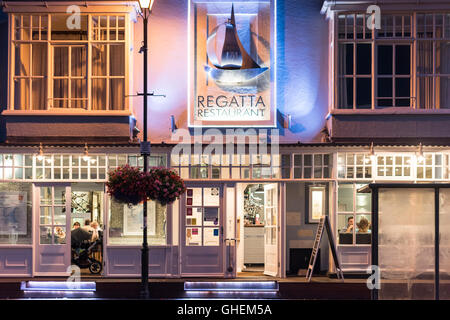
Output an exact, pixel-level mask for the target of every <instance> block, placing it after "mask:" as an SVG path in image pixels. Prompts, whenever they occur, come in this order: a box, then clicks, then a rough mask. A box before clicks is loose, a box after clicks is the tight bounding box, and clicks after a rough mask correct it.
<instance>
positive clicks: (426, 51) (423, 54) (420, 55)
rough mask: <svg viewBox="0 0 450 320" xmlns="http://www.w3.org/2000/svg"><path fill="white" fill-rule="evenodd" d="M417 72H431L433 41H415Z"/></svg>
mask: <svg viewBox="0 0 450 320" xmlns="http://www.w3.org/2000/svg"><path fill="white" fill-rule="evenodd" d="M417 73H418V74H432V73H433V43H432V42H431V41H418V42H417Z"/></svg>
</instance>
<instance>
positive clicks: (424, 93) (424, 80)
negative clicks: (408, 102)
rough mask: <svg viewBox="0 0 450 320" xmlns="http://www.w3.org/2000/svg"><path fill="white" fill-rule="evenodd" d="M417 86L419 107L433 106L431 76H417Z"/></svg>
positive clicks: (427, 107)
mask: <svg viewBox="0 0 450 320" xmlns="http://www.w3.org/2000/svg"><path fill="white" fill-rule="evenodd" d="M417 87H418V103H419V107H420V109H430V108H433V107H434V106H433V78H432V77H419V78H418V85H417ZM446 94H447V95H448V92H446Z"/></svg>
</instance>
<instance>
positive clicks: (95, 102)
mask: <svg viewBox="0 0 450 320" xmlns="http://www.w3.org/2000/svg"><path fill="white" fill-rule="evenodd" d="M2 5H3V13H4V14H3V16H2V20H1V22H0V29H1V32H2V35H5V36H4V37H2V38H1V39H2V40H1V41H2V44H1V47H2V48H3V49H2V50H3V51H2V52H1V53H0V58H1V59H2V60H1V61H2V62H1V66H0V70H1V73H2V74H3V75H4V76H3V77H2V79H1V80H0V81H2V83H1V88H2V90H1V92H0V98H1V99H0V103H1V107H2V109H3V111H2V119H3V121H2V123H1V126H2V127H1V128H2V129H1V130H2V131H1V134H2V142H1V144H0V208H1V214H0V276H1V277H39V276H67V275H69V274H70V266H71V254H72V252H71V239H70V237H71V236H70V234H71V232H70V230H71V229H72V227H73V224H74V223H75V222H79V223H80V224H83V223H84V221H85V220H86V219H89V220H91V221H98V222H99V224H100V226H101V228H102V230H103V239H102V246H101V262H102V271H101V276H103V277H139V276H140V273H141V262H140V261H141V246H142V204H141V205H138V206H129V205H124V204H121V203H118V202H116V201H115V200H114V199H112V198H111V197H110V196H109V195H108V193H107V192H106V186H105V182H106V181H107V178H108V171H109V170H112V169H114V168H116V167H117V166H120V165H124V164H129V165H130V166H138V167H143V157H142V156H141V155H140V142H141V141H142V131H143V128H142V125H143V124H142V123H143V110H142V105H143V103H142V95H140V94H139V93H140V92H141V91H142V90H143V89H142V87H143V83H142V81H141V79H142V77H143V72H144V71H143V65H142V55H141V51H142V50H141V49H142V41H143V32H142V30H143V23H142V19H141V17H140V12H141V8H140V6H139V2H138V1H120V0H118V1H71V2H66V1H3V2H2ZM148 32H149V53H148V55H149V67H148V76H149V90H150V91H154V94H153V96H151V97H149V98H148V99H149V100H148V132H149V140H150V142H151V154H150V156H149V166H150V167H168V168H171V169H173V170H175V171H176V172H178V174H179V175H180V176H181V178H183V179H184V181H185V184H186V186H187V191H186V193H185V194H183V195H182V196H181V197H180V199H179V200H177V201H176V202H174V203H173V204H171V205H167V206H163V205H161V204H159V203H156V202H153V201H150V202H149V205H148V242H149V246H150V253H149V272H150V276H151V277H160V278H179V277H181V278H183V277H215V278H236V277H238V278H239V277H244V276H245V275H248V274H252V275H256V276H263V275H266V276H272V277H281V278H283V277H287V276H299V275H302V270H304V269H307V267H308V260H309V257H310V255H311V251H312V247H313V243H314V238H315V232H316V229H317V224H318V222H319V219H320V217H321V216H322V215H328V216H329V218H330V222H331V225H332V231H333V237H334V240H335V243H336V247H337V252H338V257H339V260H340V264H341V267H342V270H343V271H344V273H346V274H350V273H353V274H355V273H356V274H366V270H367V269H368V267H369V266H371V265H372V261H371V257H372V234H371V229H372V228H371V224H372V197H371V193H370V192H367V190H368V189H367V187H366V186H367V185H369V184H374V183H402V184H420V183H448V181H449V180H450V178H449V169H450V161H449V156H450V146H449V144H448V141H449V138H450V129H449V128H450V126H449V125H448V124H449V123H450V45H449V43H450V3H448V1H439V0H434V1H421V2H420V3H417V2H414V4H413V5H412V4H411V3H409V2H408V1H400V0H398V1H387V0H386V1H377V7H373V6H372V7H371V3H365V2H361V1H307V0H304V1H303V0H302V1H280V0H278V1H277V0H261V1H243V0H241V1H225V0H221V1H213V0H210V1H196V0H167V1H159V2H158V0H156V1H155V3H154V6H153V8H152V14H151V16H150V19H149V29H148ZM410 201H414V199H412V200H410ZM305 263H306V265H305ZM316 270H317V271H318V272H321V273H327V274H329V275H332V274H333V273H335V271H336V270H335V265H334V262H333V259H332V255H331V251H330V248H329V245H328V244H327V243H325V241H323V243H322V244H321V246H320V252H319V257H318V261H317V265H316Z"/></svg>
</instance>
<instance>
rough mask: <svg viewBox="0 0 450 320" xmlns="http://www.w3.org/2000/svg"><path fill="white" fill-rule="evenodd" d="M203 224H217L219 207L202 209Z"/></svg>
mask: <svg viewBox="0 0 450 320" xmlns="http://www.w3.org/2000/svg"><path fill="white" fill-rule="evenodd" d="M203 210H204V218H203V225H204V226H217V225H218V224H219V208H211V207H205V208H204V209H203Z"/></svg>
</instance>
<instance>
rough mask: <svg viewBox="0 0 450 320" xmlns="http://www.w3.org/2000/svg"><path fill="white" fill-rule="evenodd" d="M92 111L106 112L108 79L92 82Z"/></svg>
mask: <svg viewBox="0 0 450 320" xmlns="http://www.w3.org/2000/svg"><path fill="white" fill-rule="evenodd" d="M92 110H106V79H93V80H92Z"/></svg>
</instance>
